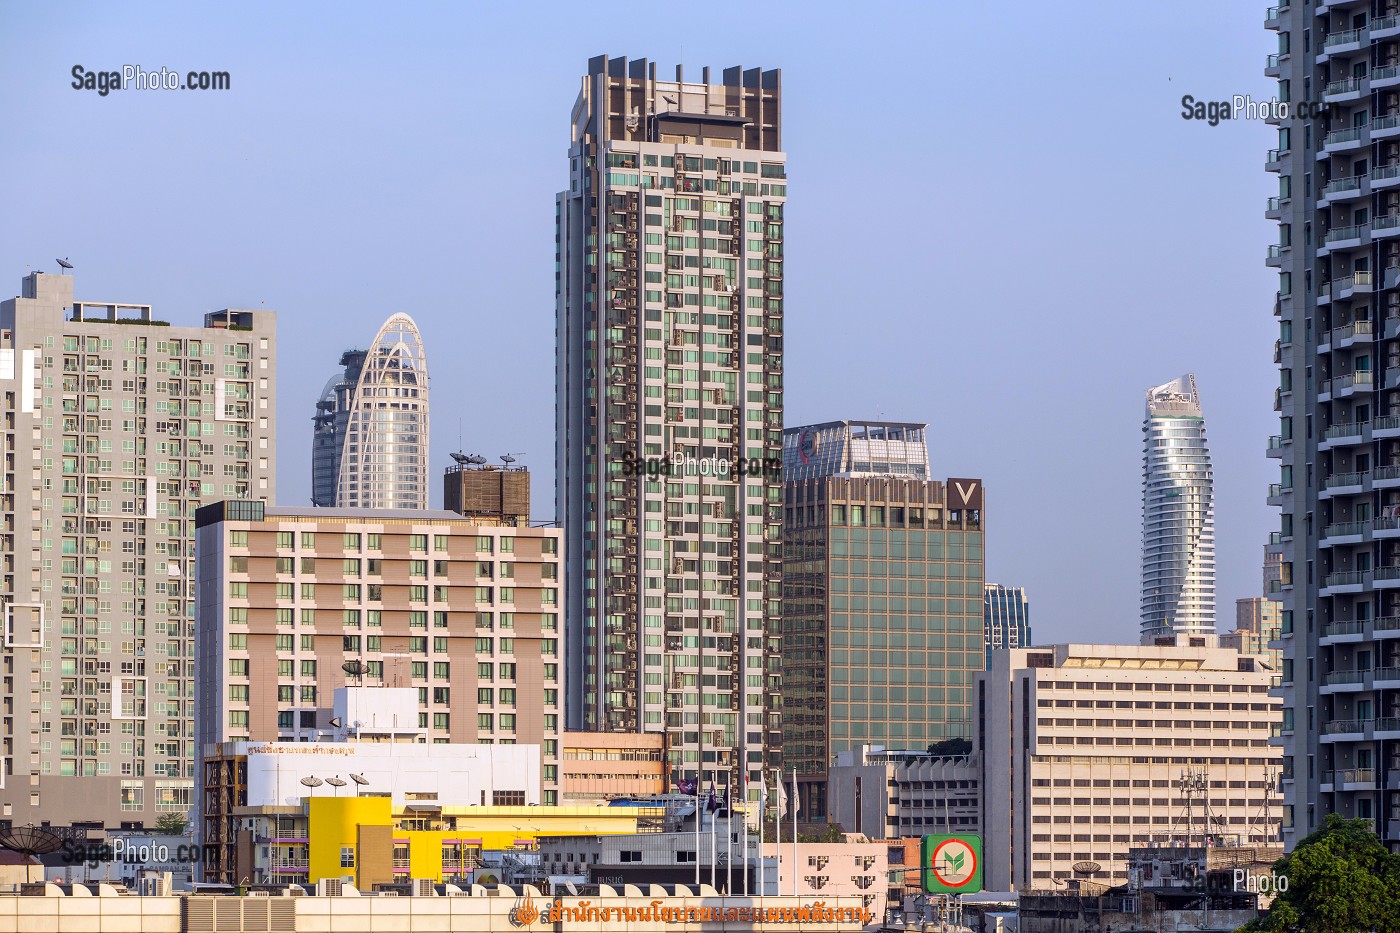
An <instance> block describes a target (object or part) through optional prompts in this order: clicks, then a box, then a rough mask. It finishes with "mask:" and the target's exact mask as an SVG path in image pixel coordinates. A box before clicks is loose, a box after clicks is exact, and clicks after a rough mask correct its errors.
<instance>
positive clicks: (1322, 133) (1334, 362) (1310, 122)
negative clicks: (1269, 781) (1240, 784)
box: [1264, 2, 1400, 849]
mask: <svg viewBox="0 0 1400 933" xmlns="http://www.w3.org/2000/svg"><path fill="white" fill-rule="evenodd" d="M1373 9H1374V10H1375V12H1377V13H1378V14H1385V13H1392V12H1393V11H1392V10H1390V9H1389V7H1387V6H1386V5H1385V4H1379V5H1374V6H1373V5H1368V4H1360V3H1337V2H1329V3H1317V4H1300V3H1294V4H1292V5H1288V4H1280V5H1279V6H1278V7H1275V8H1273V9H1271V10H1270V11H1269V12H1268V13H1267V14H1266V17H1265V24H1264V25H1265V26H1266V27H1267V28H1269V29H1271V30H1276V31H1277V32H1278V48H1277V52H1276V53H1275V54H1273V55H1270V56H1269V60H1268V62H1267V65H1266V71H1265V74H1266V75H1267V76H1269V77H1273V78H1277V79H1278V87H1279V94H1278V96H1279V98H1280V99H1288V96H1289V93H1290V91H1291V93H1292V96H1293V98H1294V99H1295V100H1301V99H1302V98H1301V96H1300V93H1299V92H1300V91H1301V92H1302V95H1306V103H1307V104H1308V105H1309V106H1310V107H1311V108H1312V109H1310V110H1298V111H1296V112H1295V114H1294V115H1293V116H1292V117H1291V118H1290V119H1288V120H1285V121H1282V122H1279V121H1275V122H1276V123H1278V143H1277V148H1276V149H1273V150H1271V151H1270V153H1269V155H1268V159H1267V163H1266V165H1265V168H1266V169H1267V170H1269V171H1272V172H1277V173H1278V175H1279V188H1278V195H1277V197H1274V198H1270V199H1269V202H1268V204H1267V205H1266V213H1265V216H1266V217H1269V218H1271V219H1274V220H1277V221H1279V237H1278V243H1277V245H1274V246H1270V247H1269V253H1268V256H1267V259H1266V262H1267V264H1268V265H1269V266H1271V267H1274V268H1277V269H1278V273H1279V279H1278V292H1277V294H1276V297H1275V301H1274V307H1273V312H1274V316H1275V317H1276V318H1278V322H1279V334H1278V340H1277V342H1276V343H1275V345H1274V359H1275V360H1276V361H1277V362H1278V364H1279V388H1278V392H1277V394H1276V395H1275V404H1274V407H1275V409H1276V410H1277V411H1278V412H1279V429H1278V433H1277V434H1276V435H1275V436H1273V437H1272V438H1270V440H1269V446H1268V453H1269V455H1270V456H1272V457H1278V458H1279V460H1280V467H1279V477H1278V481H1277V483H1276V484H1274V485H1273V486H1272V487H1271V488H1270V490H1269V502H1270V504H1272V505H1278V506H1280V507H1281V508H1282V517H1281V524H1280V528H1279V532H1280V543H1281V545H1282V552H1283V553H1282V558H1281V559H1282V564H1281V568H1280V570H1281V573H1280V581H1279V591H1278V594H1277V596H1276V598H1278V599H1279V600H1280V601H1281V602H1282V603H1283V608H1282V613H1281V618H1280V620H1279V624H1280V632H1281V639H1280V640H1281V642H1282V647H1283V652H1284V655H1283V671H1282V678H1283V683H1282V686H1281V688H1279V691H1278V692H1279V694H1280V695H1281V696H1282V698H1283V731H1282V734H1281V736H1280V737H1279V740H1278V741H1279V744H1281V745H1282V747H1283V751H1284V760H1283V790H1284V797H1285V810H1284V816H1285V821H1284V841H1285V843H1286V844H1288V845H1289V846H1292V845H1293V844H1294V843H1296V842H1297V841H1298V840H1300V839H1302V838H1303V837H1304V836H1306V835H1307V834H1308V833H1309V832H1311V831H1312V830H1313V829H1315V828H1316V827H1317V826H1318V825H1320V824H1321V823H1322V821H1323V819H1324V818H1325V817H1326V815H1327V814H1328V813H1339V814H1341V815H1343V816H1348V817H1358V818H1361V819H1367V820H1372V821H1374V825H1375V828H1376V832H1377V833H1378V834H1379V835H1380V836H1381V838H1382V839H1383V840H1384V841H1385V842H1386V843H1387V844H1388V845H1389V846H1390V848H1391V849H1396V848H1398V847H1400V783H1397V782H1396V781H1395V780H1394V775H1395V772H1396V771H1397V770H1400V637H1397V635H1400V392H1397V391H1396V390H1397V388H1400V342H1397V340H1396V339H1395V338H1396V337H1397V335H1400V288H1397V286H1400V76H1397V69H1396V67H1395V64H1394V63H1395V62H1396V60H1397V55H1400V28H1398V27H1397V21H1396V19H1395V17H1394V16H1393V15H1378V16H1376V17H1375V18H1372V16H1371V15H1370V14H1371V13H1372V11H1373ZM1309 89H1312V91H1311V94H1309Z"/></svg>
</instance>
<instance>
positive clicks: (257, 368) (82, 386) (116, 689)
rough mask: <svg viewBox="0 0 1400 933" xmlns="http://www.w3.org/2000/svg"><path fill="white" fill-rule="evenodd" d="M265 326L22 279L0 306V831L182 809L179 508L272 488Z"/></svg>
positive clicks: (264, 494) (261, 319)
mask: <svg viewBox="0 0 1400 933" xmlns="http://www.w3.org/2000/svg"><path fill="white" fill-rule="evenodd" d="M276 366H277V356H276V315H275V314H274V313H273V312H271V311H236V310H228V311H217V312H213V313H210V314H206V315H205V316H204V326H203V327H180V326H170V325H169V324H168V322H166V321H161V320H157V319H156V318H155V317H154V316H153V315H152V311H151V307H150V305H142V304H130V303H121V302H117V303H114V302H87V301H74V300H73V278H72V277H71V276H69V275H47V274H44V273H39V272H35V273H32V274H30V275H27V276H25V278H24V281H23V285H22V287H21V293H20V295H19V296H18V297H16V298H12V299H9V300H7V301H5V302H3V303H0V392H3V393H4V401H5V405H4V414H5V427H4V431H3V438H4V449H5V462H4V487H3V489H4V491H3V493H0V508H3V512H4V517H3V530H0V552H3V557H4V569H3V587H0V600H3V604H4V622H5V636H4V639H3V646H0V656H2V657H3V665H4V695H5V698H6V711H5V715H4V718H3V726H2V727H0V728H3V733H4V734H3V743H4V763H3V767H4V778H3V781H0V821H3V822H5V823H13V824H16V825H18V824H25V823H42V822H45V821H47V822H50V823H53V824H55V825H67V824H69V823H70V822H73V821H100V822H103V823H105V824H106V825H108V826H121V825H123V824H130V825H144V826H147V827H149V826H152V825H153V824H154V823H155V821H156V820H157V819H158V818H159V817H160V816H161V815H162V814H165V813H177V814H185V813H187V812H188V811H189V810H190V808H191V806H192V805H193V804H194V802H195V801H194V799H193V796H192V792H193V786H194V780H193V778H194V760H195V745H194V708H193V706H194V697H195V687H194V683H195V681H194V665H195V637H194V628H195V624H194V605H195V592H194V566H195V564H194V557H195V548H194V545H195V535H194V512H195V509H196V507H198V506H199V505H200V503H201V502H204V501H208V500H210V499H214V498H219V499H225V498H227V499H234V498H238V499H247V500H270V499H272V498H273V496H274V493H275V483H276V474H275V473H274V471H273V468H274V464H275V461H274V439H275V437H276V428H277V421H276V398H277V393H276V389H277V385H276Z"/></svg>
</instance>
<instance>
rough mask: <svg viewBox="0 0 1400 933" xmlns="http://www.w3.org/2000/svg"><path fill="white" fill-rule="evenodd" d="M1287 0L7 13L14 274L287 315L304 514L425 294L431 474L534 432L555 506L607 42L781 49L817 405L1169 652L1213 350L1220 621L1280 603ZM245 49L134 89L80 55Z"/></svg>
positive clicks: (1048, 586)
mask: <svg viewBox="0 0 1400 933" xmlns="http://www.w3.org/2000/svg"><path fill="white" fill-rule="evenodd" d="M1263 16H1264V4H1262V3H1260V4H1255V3H1243V2H1239V0H1230V2H1228V3H1222V2H1220V0H1182V2H1177V3H1174V4H1170V5H1169V6H1163V5H1161V4H1139V3H1123V2H1111V3H1110V2H1081V3H1072V4H1045V3H1040V2H1008V3H1001V4H997V5H995V6H994V7H993V6H989V5H987V4H980V3H945V2H937V3H934V2H926V3H918V4H913V3H911V4H907V5H906V4H882V3H872V2H864V3H859V4H851V3H810V2H809V3H792V4H787V3H782V4H779V3H767V2H751V3H734V4H709V5H702V6H701V7H696V6H695V5H694V4H688V5H687V4H670V3H664V2H659V3H651V4H631V5H618V4H586V3H571V4H557V5H556V4H505V3H492V4H465V3H464V4H442V5H431V4H408V3H402V4H393V5H390V4H383V5H375V6H369V5H362V4H345V3H337V4H309V3H308V4H277V5H271V4H269V5H265V6H257V5H244V4H237V5H235V4H220V5H214V4H193V3H182V4H171V5H163V6H140V7H128V6H127V5H125V4H123V5H116V4H112V5H96V4H57V3H44V4H38V3H32V4H24V5H20V4H16V3H5V4H3V5H0V118H3V127H4V129H3V131H0V211H3V222H0V293H3V294H5V295H12V294H16V293H17V292H18V288H19V280H20V278H21V276H22V275H23V274H24V273H25V272H26V271H27V270H28V269H30V268H43V269H47V270H50V271H53V270H54V269H55V266H54V264H53V258H54V257H55V256H67V257H70V258H71V259H72V261H73V262H74V264H75V265H76V267H77V268H76V275H77V292H78V296H79V297H80V298H84V299H87V300H123V301H135V302H142V303H150V304H152V305H154V306H155V311H156V314H157V315H158V316H160V317H162V318H165V319H168V320H171V321H172V322H175V323H194V322H196V321H197V320H198V319H199V316H200V315H201V314H202V313H203V312H205V311H208V310H213V309H218V308H223V307H227V306H233V307H249V308H258V307H263V306H266V307H268V308H273V309H276V310H277V311H278V312H279V342H280V353H281V362H282V365H281V367H280V370H279V373H278V377H279V380H280V383H279V391H278V399H277V403H278V412H279V418H280V429H279V435H278V459H279V467H278V492H279V495H278V498H279V500H280V501H281V502H282V503H284V504H305V503H306V501H307V499H308V496H309V485H310V483H309V450H310V443H309V442H310V414H311V410H312V406H313V403H314V401H315V398H316V395H317V393H318V392H319V390H320V389H321V387H322V385H323V384H324V382H325V381H326V379H327V378H328V377H329V376H330V375H331V374H332V372H333V371H334V369H335V364H336V361H337V359H338V356H339V353H340V351H341V350H343V349H345V348H346V347H348V346H351V345H364V344H365V343H367V342H368V341H369V339H370V338H371V337H372V336H373V334H374V331H375V330H376V328H377V327H378V325H379V324H380V323H381V322H382V321H383V319H384V318H386V317H387V316H388V315H389V314H390V313H391V312H393V311H406V312H408V313H409V314H411V315H413V316H414V318H416V319H417V321H418V323H419V325H420V327H421V328H422V330H423V332H424V337H425V339H426V341H427V346H428V355H429V365H430V368H431V371H432V406H433V408H432V415H433V472H434V473H436V472H437V470H438V469H440V468H441V467H442V466H443V465H445V464H447V463H448V462H449V461H448V457H447V454H448V452H449V451H450V450H455V449H457V447H458V435H459V423H460V433H461V436H462V446H464V447H465V448H466V449H467V450H469V451H477V452H480V453H483V454H486V455H489V456H491V457H492V458H494V457H495V456H496V455H498V454H500V453H503V452H506V451H510V452H524V454H525V456H524V457H522V458H521V459H522V461H523V462H524V463H526V464H528V465H529V466H530V467H531V468H532V469H533V470H534V471H535V477H536V480H535V512H536V515H537V516H539V517H543V518H548V517H551V516H552V514H553V491H552V490H553V485H552V469H553V430H554V412H553V399H554V395H553V392H554V388H553V385H554V363H553V359H554V358H553V351H554V296H553V261H554V257H553V197H554V194H555V192H556V190H557V189H559V188H560V187H561V186H563V185H564V184H565V168H566V163H565V153H566V148H567V145H568V115H569V109H570V107H571V106H572V104H573V102H574V99H575V96H576V95H577V93H578V89H579V81H580V76H581V75H582V73H583V71H584V69H585V67H586V64H587V60H588V58H589V57H590V56H593V55H597V54H602V53H607V54H609V55H614V56H616V55H627V56H629V57H633V58H639V57H648V58H651V59H652V60H654V61H656V62H658V71H659V72H660V73H671V72H672V71H673V69H674V65H675V64H676V63H677V62H681V63H683V64H684V65H685V66H686V69H687V75H688V76H693V77H695V78H697V79H698V77H699V70H700V67H701V66H702V65H711V66H714V67H715V68H716V69H720V68H723V67H725V66H729V65H736V64H738V65H743V66H745V67H753V66H758V65H761V66H763V67H767V68H773V67H779V68H781V69H782V70H783V93H784V101H783V105H784V144H785V148H786V150H787V152H788V165H789V175H790V188H789V193H790V197H791V201H790V204H789V215H788V220H789V223H788V250H787V256H788V261H787V267H788V276H787V288H788V301H787V324H786V328H785V329H786V333H787V337H788V342H787V360H786V363H787V366H786V369H787V403H786V404H787V413H786V415H787V423H788V424H790V425H795V424H802V423H804V422H809V421H820V420H827V419H834V418H843V417H872V416H884V417H887V418H892V419H900V420H911V421H912V420H921V421H927V422H929V424H930V433H931V437H932V440H931V448H932V455H933V462H934V474H935V475H936V476H981V477H984V478H985V480H986V485H987V490H988V525H989V531H988V545H987V570H988V579H990V580H994V581H998V582H1003V583H1007V584H1019V585H1024V586H1026V587H1028V588H1029V589H1030V595H1031V600H1032V621H1033V628H1034V631H1035V635H1036V637H1037V640H1038V641H1047V640H1064V639H1071V638H1073V639H1081V640H1087V639H1093V640H1099V641H1111V640H1123V641H1133V640H1136V636H1137V629H1138V625H1137V609H1138V606H1137V596H1138V593H1137V589H1138V549H1139V540H1140V525H1139V520H1140V499H1139V495H1140V487H1139V481H1140V474H1141V453H1142V451H1141V439H1142V438H1141V431H1140V427H1141V419H1142V412H1143V392H1144V390H1145V389H1146V388H1147V387H1148V386H1149V385H1153V384H1156V383H1160V382H1165V381H1167V380H1168V379H1171V378H1173V377H1175V376H1177V375H1179V374H1180V373H1182V372H1185V371H1187V370H1194V371H1195V372H1196V373H1197V376H1198V380H1199V384H1200V389H1201V392H1202V394H1203V397H1204V404H1205V409H1206V416H1207V419H1208V430H1209V436H1210V441H1211V447H1212V451H1213V454H1214V458H1215V476H1216V498H1217V502H1218V508H1217V537H1218V548H1219V592H1218V597H1219V608H1220V617H1221V620H1222V623H1225V624H1223V625H1222V628H1230V627H1233V618H1234V600H1235V599H1236V598H1237V597H1243V596H1252V595H1256V594H1257V593H1258V591H1259V589H1260V585H1261V584H1260V564H1261V560H1262V545H1263V543H1264V540H1265V538H1266V536H1267V534H1268V532H1269V531H1270V530H1272V529H1274V528H1275V527H1276V526H1277V521H1276V517H1275V514H1274V510H1271V509H1268V508H1266V507H1265V505H1264V494H1265V486H1266V484H1267V483H1269V482H1271V481H1276V478H1277V476H1276V474H1277V469H1276V465H1275V461H1270V460H1267V459H1266V458H1265V456H1264V445H1265V439H1266V437H1267V436H1268V435H1269V434H1271V433H1275V432H1276V421H1275V416H1274V413H1273V412H1272V411H1271V401H1272V387H1273V385H1275V384H1276V381H1277V377H1276V374H1275V370H1274V366H1273V363H1272V352H1271V351H1272V342H1273V339H1274V337H1276V336H1277V326H1276V322H1275V319H1274V318H1273V317H1272V316H1271V307H1272V295H1273V292H1274V289H1275V284H1274V276H1273V274H1272V273H1271V271H1270V270H1267V269H1266V268H1265V267H1264V264H1263V259H1264V252H1265V248H1266V246H1267V245H1268V244H1269V243H1271V242H1274V241H1275V239H1276V231H1275V229H1273V228H1274V225H1273V224H1271V223H1269V222H1267V221H1265V219H1264V217H1263V210H1264V201H1265V199H1266V198H1267V197H1268V196H1269V195H1270V194H1273V193H1276V183H1275V180H1274V178H1273V177H1272V176H1269V175H1266V174H1265V172H1264V170H1263V162H1264V154H1265V151H1266V150H1267V149H1269V148H1270V147H1271V146H1272V144H1273V140H1274V138H1275V134H1274V130H1273V128H1272V127H1269V126H1267V125H1265V124H1263V123H1244V122H1240V123H1234V124H1230V123H1226V124H1222V125H1220V126H1216V127H1209V126H1206V125H1204V124H1198V123H1191V122H1186V121H1184V120H1183V119H1182V118H1181V115H1180V114H1181V107H1180V99H1181V97H1182V95H1183V94H1188V93H1189V94H1193V95H1195V96H1197V97H1199V98H1208V99H1221V98H1228V97H1230V96H1231V95H1232V94H1236V93H1241V94H1252V95H1253V96H1254V97H1255V98H1256V99H1257V98H1261V97H1263V98H1267V97H1268V96H1269V94H1270V92H1271V87H1270V85H1271V84H1272V83H1273V82H1270V81H1268V80H1266V79H1265V78H1264V77H1263V67H1264V58H1265V55H1266V54H1267V53H1268V52H1270V51H1272V50H1273V49H1272V42H1271V40H1272V39H1273V36H1272V34H1270V33H1267V32H1265V31H1264V29H1263ZM78 64H81V65H83V66H85V67H86V68H87V69H89V70H94V71H97V70H120V68H121V66H122V65H125V64H131V65H140V66H141V67H142V68H144V69H146V70H156V69H159V68H160V67H161V66H166V67H169V68H171V69H175V70H178V71H180V72H182V73H183V72H185V71H189V70H226V71H229V72H230V73H231V75H232V89H231V90H230V91H227V92H204V93H197V92H181V91H160V92H144V91H136V90H128V91H125V92H119V93H115V94H111V95H109V96H107V97H100V96H98V95H97V94H96V93H94V92H89V91H78V90H74V89H73V88H71V87H70V82H71V80H72V78H71V75H70V71H71V69H72V68H73V66H74V65H78Z"/></svg>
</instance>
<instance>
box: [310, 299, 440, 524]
mask: <svg viewBox="0 0 1400 933" xmlns="http://www.w3.org/2000/svg"><path fill="white" fill-rule="evenodd" d="M340 365H341V366H343V367H344V373H343V374H341V375H339V376H333V377H331V380H330V382H328V383H327V384H326V388H325V389H324V390H323V391H322V393H321V398H320V399H319V400H318V401H317V402H316V415H315V416H314V418H313V419H312V423H313V433H312V441H311V504H312V505H318V506H322V507H325V508H364V509H426V508H427V507H428V361H427V357H426V356H425V354H424V352H423V340H422V338H421V337H419V336H418V327H417V325H415V324H414V323H413V318H411V317H409V316H408V315H407V314H395V315H392V316H391V317H390V318H389V319H388V320H387V321H385V322H384V326H383V327H381V328H379V333H378V334H376V335H375V337H374V341H373V343H371V344H370V348H369V349H368V350H347V351H346V352H345V353H344V354H343V355H342V356H341V358H340Z"/></svg>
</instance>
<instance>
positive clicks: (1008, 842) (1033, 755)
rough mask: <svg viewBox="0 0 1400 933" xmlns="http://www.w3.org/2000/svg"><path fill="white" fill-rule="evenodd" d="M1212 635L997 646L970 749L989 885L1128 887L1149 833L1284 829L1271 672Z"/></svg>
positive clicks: (1231, 839) (980, 687)
mask: <svg viewBox="0 0 1400 933" xmlns="http://www.w3.org/2000/svg"><path fill="white" fill-rule="evenodd" d="M1217 639H1218V636H1215V635H1175V636H1171V635H1169V636H1164V637H1163V638H1161V639H1159V641H1158V643H1157V644H1155V645H1150V646H1139V645H1047V646H1044V647H1037V648H1029V649H1028V648H1015V649H1012V650H1010V651H998V652H995V653H994V654H993V655H992V666H991V668H990V669H988V671H987V672H986V673H985V674H980V675H978V677H977V701H976V709H975V716H976V720H977V722H978V724H979V725H978V734H977V741H976V749H975V752H976V753H980V754H975V755H974V759H975V760H976V761H977V762H979V763H980V765H981V767H982V774H981V780H980V785H981V790H982V796H981V805H982V814H981V827H982V839H983V865H984V878H985V883H986V886H987V888H988V890H993V891H1008V890H1011V889H1012V888H1013V887H1014V888H1016V889H1017V890H1020V891H1026V890H1030V889H1032V888H1034V889H1042V890H1043V889H1048V888H1052V887H1053V886H1054V885H1056V884H1061V883H1063V882H1064V881H1065V880H1067V879H1070V878H1074V877H1085V878H1087V879H1088V880H1090V881H1096V882H1099V883H1102V884H1121V883H1123V882H1124V881H1126V880H1127V867H1128V866H1127V856H1128V849H1129V848H1131V847H1133V846H1143V845H1148V844H1149V843H1166V842H1176V843H1178V844H1184V843H1187V842H1190V841H1192V840H1195V843H1196V844H1197V845H1200V844H1201V843H1202V840H1203V839H1204V838H1209V840H1210V842H1209V843H1207V844H1214V845H1224V844H1234V845H1248V844H1251V843H1256V844H1258V843H1267V842H1270V841H1274V840H1276V839H1277V838H1278V831H1279V820H1280V809H1279V804H1278V800H1277V795H1276V788H1277V782H1278V763H1279V751H1278V749H1276V748H1272V747H1271V746H1270V736H1271V735H1273V734H1274V733H1275V732H1276V731H1277V726H1278V715H1279V700H1278V699H1277V698H1276V697H1271V696H1270V695H1269V689H1270V684H1271V683H1272V678H1273V672H1272V671H1270V670H1268V669H1266V668H1264V667H1262V666H1261V665H1259V664H1258V662H1257V659H1256V658H1253V657H1249V656H1246V655H1241V654H1239V653H1238V652H1236V651H1234V650H1232V649H1228V648H1222V647H1220V645H1219V643H1218V640H1217ZM1079 862H1092V863H1095V865H1094V868H1093V870H1092V871H1090V872H1087V873H1085V874H1081V873H1080V872H1079V871H1077V870H1076V869H1077V868H1078V867H1080V866H1078V865H1077V863H1079Z"/></svg>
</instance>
